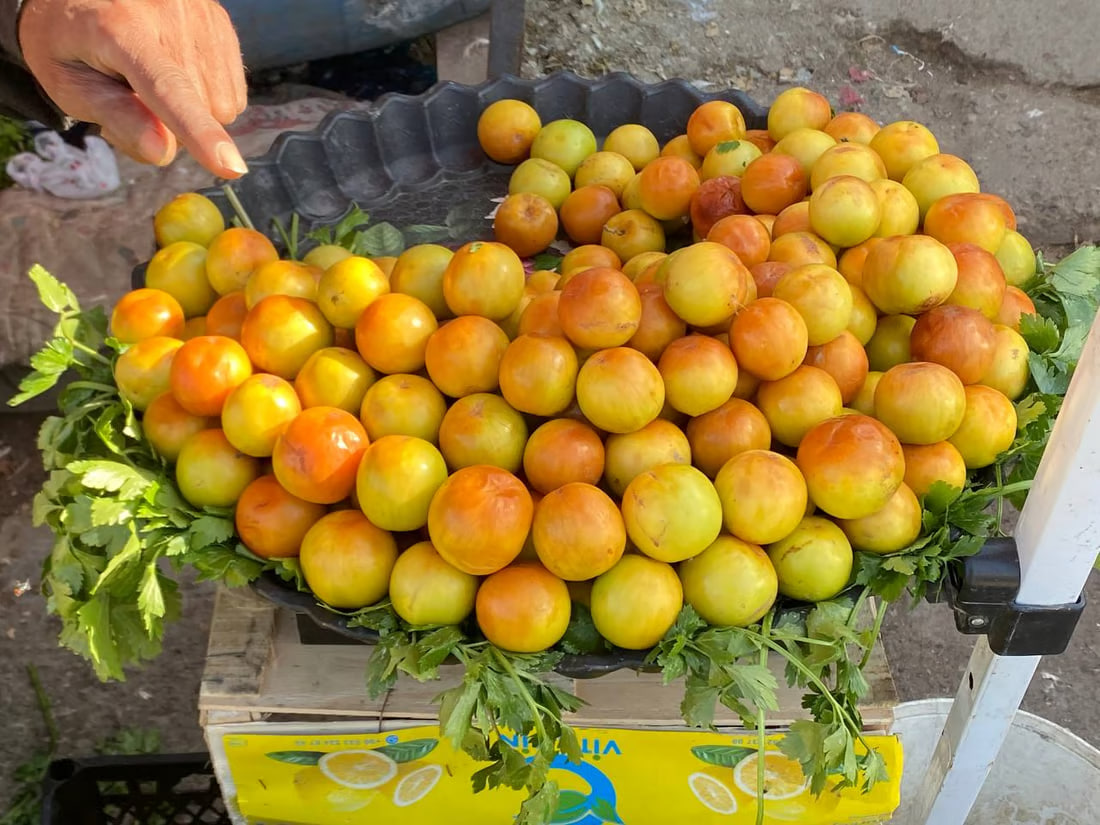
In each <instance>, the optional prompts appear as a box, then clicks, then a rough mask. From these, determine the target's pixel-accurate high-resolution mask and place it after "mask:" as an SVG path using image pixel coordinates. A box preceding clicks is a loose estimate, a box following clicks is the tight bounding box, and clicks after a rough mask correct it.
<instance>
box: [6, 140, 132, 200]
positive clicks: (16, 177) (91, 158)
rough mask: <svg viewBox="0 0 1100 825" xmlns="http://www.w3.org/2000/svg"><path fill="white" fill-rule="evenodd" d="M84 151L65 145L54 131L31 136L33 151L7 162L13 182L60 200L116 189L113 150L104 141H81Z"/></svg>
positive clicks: (100, 193)
mask: <svg viewBox="0 0 1100 825" xmlns="http://www.w3.org/2000/svg"><path fill="white" fill-rule="evenodd" d="M84 146H85V148H84V149H78V148H77V147H75V146H71V145H69V144H68V143H66V142H65V141H64V140H63V139H62V138H61V135H59V134H58V133H57V132H39V133H38V134H37V135H35V136H34V151H33V152H23V153H21V154H18V155H16V156H15V157H13V158H11V159H10V160H9V161H8V165H7V172H8V175H9V176H10V177H11V179H12V180H13V181H15V182H16V183H18V184H19V185H20V186H23V187H25V188H27V189H33V190H35V191H36V192H49V193H50V194H51V195H56V196H57V197H59V198H69V199H73V200H88V199H91V198H98V197H100V196H101V195H106V194H107V193H108V192H113V191H114V190H115V189H117V188H118V185H119V177H118V163H117V162H116V161H115V153H114V150H113V149H111V147H110V146H109V145H108V144H107V141H105V140H103V138H99V137H94V136H88V137H85V138H84Z"/></svg>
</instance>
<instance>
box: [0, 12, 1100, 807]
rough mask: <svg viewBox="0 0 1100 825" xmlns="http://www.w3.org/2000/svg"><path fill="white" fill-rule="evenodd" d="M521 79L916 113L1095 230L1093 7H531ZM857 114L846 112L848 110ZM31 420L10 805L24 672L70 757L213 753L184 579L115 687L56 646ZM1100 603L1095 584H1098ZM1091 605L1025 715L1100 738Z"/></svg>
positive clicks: (9, 686) (3, 503)
mask: <svg viewBox="0 0 1100 825" xmlns="http://www.w3.org/2000/svg"><path fill="white" fill-rule="evenodd" d="M527 8H528V25H527V47H526V56H525V63H524V73H525V74H527V75H534V74H538V73H542V72H546V71H552V70H554V69H558V68H570V69H573V70H575V71H577V72H579V73H582V74H587V75H594V74H600V73H602V72H605V71H610V70H626V71H631V72H633V73H635V74H636V75H638V76H640V77H642V78H643V79H648V80H656V79H659V78H664V77H674V76H680V77H685V78H687V79H689V80H693V81H697V82H699V83H701V84H708V83H709V84H713V85H715V86H726V85H737V86H741V87H743V88H746V89H747V90H749V91H750V92H751V93H752V94H753V95H755V96H757V98H758V99H759V100H761V101H762V102H768V101H770V100H771V99H772V98H773V97H774V95H775V94H776V93H777V92H778V91H779V90H781V89H782V88H785V87H786V86H788V85H790V84H791V82H797V83H800V84H803V85H808V86H811V87H813V88H816V89H819V90H821V91H823V92H825V93H826V94H828V95H829V97H830V99H832V100H833V101H834V102H835V101H839V100H841V99H842V98H843V99H847V100H849V101H853V102H855V101H857V100H859V99H862V101H863V102H862V103H861V104H858V105H860V107H861V108H862V109H863V110H864V111H867V112H868V113H870V114H872V115H873V116H875V117H876V118H877V119H879V120H880V121H887V120H892V119H898V118H911V119H915V120H920V121H922V122H924V123H926V124H927V125H929V126H930V127H931V128H932V129H933V130H934V131H935V132H936V134H937V135H938V136H939V138H940V141H941V145H942V146H943V148H944V150H945V151H949V152H953V153H955V154H959V155H961V156H963V157H965V158H967V159H968V160H969V161H970V162H971V163H972V164H973V165H974V166H975V168H976V169H977V171H978V173H979V175H980V177H981V179H982V181H983V184H984V186H985V188H986V189H987V190H989V191H993V192H998V193H1000V194H1002V195H1004V196H1005V197H1007V198H1008V200H1009V201H1010V202H1011V203H1012V204H1013V205H1014V206H1015V207H1016V209H1017V211H1018V213H1019V216H1020V225H1021V230H1022V231H1023V232H1025V234H1027V235H1028V237H1029V238H1030V239H1031V240H1032V241H1033V243H1035V244H1036V245H1037V246H1039V247H1042V248H1044V249H1047V250H1051V251H1053V252H1060V251H1064V250H1065V249H1066V248H1068V247H1069V246H1071V245H1073V244H1075V243H1078V242H1085V241H1094V240H1097V239H1098V238H1100V197H1097V190H1098V189H1100V176H1098V175H1097V173H1096V171H1095V170H1096V169H1097V168H1100V150H1098V148H1097V143H1096V141H1095V140H1094V139H1093V136H1094V135H1096V134H1097V133H1100V91H1098V90H1100V52H1097V51H1096V50H1095V49H1094V48H1093V45H1094V44H1093V42H1092V40H1093V38H1094V37H1095V33H1096V32H1097V31H1100V6H1098V5H1096V4H1095V3H1093V2H1092V0H1052V2H1049V3H1046V4H1043V5H1042V6H1036V5H1035V4H1033V3H1028V2H1024V0H971V2H968V3H965V4H959V3H949V2H946V0H906V1H905V2H900V0H815V2H809V0H756V2H754V3H752V4H747V3H744V2H734V0H669V2H663V0H567V1H566V2H560V1H559V0H528V4H527ZM853 105H855V104H853ZM38 421H39V419H38V418H37V417H36V416H32V415H10V414H9V415H4V416H3V417H2V418H0V584H2V589H0V685H2V686H3V689H2V690H0V719H3V720H4V722H3V725H2V729H3V730H4V732H5V734H6V736H5V737H4V738H3V744H2V745H0V810H3V809H4V808H5V807H6V802H7V799H8V796H9V793H10V789H11V785H10V782H9V781H8V778H9V777H10V774H11V770H12V768H13V767H14V766H15V765H16V764H18V763H19V762H21V761H22V760H23V759H25V758H26V757H27V756H28V755H29V754H30V752H31V751H32V750H33V749H34V748H36V747H37V746H38V745H39V744H40V743H42V742H44V740H45V728H44V726H43V724H42V721H41V719H40V717H39V714H38V711H37V709H36V707H35V702H34V695H33V692H32V690H31V688H30V684H29V682H28V680H27V678H26V674H25V668H26V666H27V665H28V664H34V665H35V666H36V667H37V669H38V671H39V673H40V674H41V677H42V681H43V684H44V687H45V691H46V693H47V694H48V695H49V697H50V699H51V701H52V703H53V707H54V714H55V716H56V718H57V721H58V725H59V728H60V730H61V734H62V740H61V743H60V752H61V753H62V754H64V755H83V754H87V753H90V752H91V751H92V749H93V748H94V746H95V744H96V743H97V742H99V741H101V740H102V739H103V738H104V737H105V736H107V735H109V734H111V733H114V732H115V731H116V730H117V729H118V728H120V727H126V726H130V727H133V726H137V727H146V728H156V729H158V730H159V731H160V733H161V735H162V741H163V748H164V750H166V751H184V750H199V749H202V747H203V743H202V739H201V735H200V732H199V729H198V726H197V723H196V713H195V702H196V695H197V689H198V679H199V673H200V670H201V666H202V659H203V654H204V651H205V644H206V635H207V631H208V621H209V612H210V607H211V588H210V586H208V585H201V586H200V585H194V584H188V585H186V586H185V587H184V598H185V615H184V618H183V619H182V620H181V621H180V622H179V623H177V624H176V625H174V626H172V627H171V628H170V629H169V631H168V633H167V637H166V640H165V654H164V655H163V656H162V657H161V658H160V659H159V660H157V661H156V662H154V663H152V664H150V665H149V666H147V667H146V668H144V669H142V670H140V671H135V672H134V673H133V674H132V675H131V677H130V679H129V680H128V681H127V682H125V683H122V684H107V685H104V684H100V683H99V682H98V681H96V679H95V677H94V676H93V674H92V672H91V670H90V668H89V667H88V666H87V665H86V664H85V663H83V662H82V661H80V660H78V659H77V658H75V657H74V656H73V655H72V654H70V653H68V652H67V651H65V650H61V649H59V648H58V647H57V643H56V626H55V624H54V622H53V621H52V620H51V619H49V618H47V617H46V616H45V615H44V611H43V606H42V603H41V600H40V598H39V597H38V596H36V595H35V594H34V592H33V590H32V591H31V592H28V593H26V594H24V595H22V596H18V597H17V596H16V595H15V591H17V590H18V589H20V583H22V582H26V581H29V582H30V583H31V585H32V586H33V584H34V582H35V581H36V579H37V574H38V569H39V566H40V563H41V559H42V558H43V555H44V554H45V553H46V552H47V551H48V547H49V536H48V534H44V533H43V532H42V531H36V530H32V529H31V528H30V527H29V518H30V517H29V507H30V499H31V496H32V495H33V492H34V490H35V488H36V486H37V484H38V483H39V482H40V480H41V479H40V474H39V469H38V465H37V456H36V454H35V452H34V450H33V434H34V431H35V429H36V428H37V424H38ZM1088 595H1089V596H1090V597H1092V599H1093V600H1096V599H1097V598H1100V579H1098V578H1097V576H1095V575H1094V576H1093V578H1092V580H1091V581H1090V583H1089V586H1088ZM884 636H885V643H886V647H887V651H888V654H889V657H890V659H891V661H892V664H893V671H894V677H895V680H896V682H897V686H898V692H899V695H900V698H901V699H902V700H903V701H904V700H910V699H918V698H924V697H933V696H946V695H951V694H953V693H954V691H955V689H956V687H957V685H958V682H959V679H960V678H961V676H962V674H963V672H964V668H965V664H966V659H967V654H968V651H969V649H970V645H971V642H970V640H968V639H966V638H964V637H961V636H959V635H958V634H956V633H955V631H954V626H953V623H952V620H951V617H950V614H949V612H948V610H947V609H946V608H945V607H942V606H938V607H937V606H930V605H921V606H920V607H918V608H917V609H916V610H915V611H913V612H908V611H907V610H905V609H904V608H902V607H898V608H895V609H894V610H893V611H892V613H891V615H890V617H889V619H888V621H887V623H886V626H885V631H884ZM1098 646H1100V614H1097V612H1096V608H1095V607H1089V608H1088V609H1087V610H1086V612H1085V615H1084V617H1083V618H1082V620H1081V624H1080V626H1079V628H1078V632H1077V634H1076V636H1075V638H1074V640H1073V643H1072V645H1071V647H1070V650H1069V651H1068V652H1067V653H1066V654H1064V655H1063V656H1060V657H1052V658H1049V659H1046V660H1044V661H1043V663H1042V664H1041V666H1040V668H1039V672H1038V674H1037V675H1036V678H1035V681H1034V683H1033V684H1032V686H1031V690H1030V692H1029V694H1028V697H1027V701H1026V702H1025V707H1026V708H1027V709H1028V710H1031V711H1033V712H1036V713H1038V714H1040V715H1042V716H1045V717H1047V718H1049V719H1051V720H1053V721H1055V722H1057V723H1059V724H1062V725H1065V726H1067V727H1068V728H1070V729H1071V730H1073V731H1074V732H1075V733H1077V734H1079V735H1080V736H1082V737H1084V738H1085V739H1087V740H1089V741H1090V742H1092V743H1093V744H1096V745H1100V708H1098V707H1097V705H1096V703H1095V690H1094V686H1095V684H1096V679H1097V674H1098V671H1100V657H1098V655H1097V654H1098Z"/></svg>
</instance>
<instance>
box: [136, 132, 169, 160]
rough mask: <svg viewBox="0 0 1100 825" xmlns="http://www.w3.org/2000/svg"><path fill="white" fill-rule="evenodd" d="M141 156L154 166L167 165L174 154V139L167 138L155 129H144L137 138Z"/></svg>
mask: <svg viewBox="0 0 1100 825" xmlns="http://www.w3.org/2000/svg"><path fill="white" fill-rule="evenodd" d="M138 151H139V152H140V153H141V156H142V157H143V158H145V159H146V160H148V162H149V163H152V164H154V165H156V166H167V165H168V164H169V163H171V162H172V159H173V158H174V157H175V156H176V150H175V141H172V140H168V139H167V137H166V136H165V135H163V134H161V133H160V132H159V131H158V130H156V129H146V130H145V131H143V132H142V133H141V137H140V138H138Z"/></svg>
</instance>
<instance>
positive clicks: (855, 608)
mask: <svg viewBox="0 0 1100 825" xmlns="http://www.w3.org/2000/svg"><path fill="white" fill-rule="evenodd" d="M870 593H871V591H870V589H869V588H867V587H864V588H863V589H862V590H861V591H860V593H859V597H858V598H857V599H856V603H855V604H854V605H852V612H851V613H849V614H848V621H847V622H845V624H846V625H847V626H848V627H853V626H854V625H855V623H856V622H857V621H858V620H859V614H860V613H861V612H862V611H863V605H864V604H865V603H866V601H867V597H868V596H869V595H870Z"/></svg>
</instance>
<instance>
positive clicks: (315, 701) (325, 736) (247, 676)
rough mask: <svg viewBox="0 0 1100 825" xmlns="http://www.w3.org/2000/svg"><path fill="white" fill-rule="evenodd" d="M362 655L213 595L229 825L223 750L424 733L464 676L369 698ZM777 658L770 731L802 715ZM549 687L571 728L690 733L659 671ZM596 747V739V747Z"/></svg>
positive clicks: (874, 686)
mask: <svg viewBox="0 0 1100 825" xmlns="http://www.w3.org/2000/svg"><path fill="white" fill-rule="evenodd" d="M370 652H371V648H370V647H368V646H366V645H354V644H303V643H302V641H301V640H300V639H299V633H298V623H297V621H296V617H295V616H294V614H292V613H290V612H288V611H285V610H283V609H280V608H276V607H275V606H274V605H273V604H271V603H270V602H268V601H266V600H264V599H261V598H260V597H258V596H255V595H254V594H252V593H251V592H250V591H247V590H233V591H230V590H226V589H222V590H221V591H219V593H218V595H217V599H216V601H215V606H214V616H213V620H212V623H211V630H210V644H209V648H208V650H207V657H206V665H205V669H204V672H203V679H202V685H201V688H200V693H199V712H200V717H201V722H202V725H203V731H204V734H205V736H206V741H207V745H208V746H209V749H210V754H211V761H212V763H213V767H214V771H215V773H216V774H217V776H218V780H219V782H220V783H221V786H222V789H223V792H224V793H225V801H226V805H227V808H228V810H229V814H230V817H231V819H232V821H233V822H234V823H235V825H246V819H245V818H244V817H243V816H242V815H241V813H240V811H239V809H238V808H237V796H236V794H237V790H236V789H237V787H238V786H237V784H236V781H235V779H236V778H235V776H234V775H233V773H234V772H233V771H231V770H230V760H231V758H233V756H232V755H231V754H230V753H229V752H228V751H227V747H228V746H227V742H234V741H238V740H239V738H240V736H241V735H245V736H247V735H254V734H261V735H281V736H295V737H305V738H310V739H313V740H316V743H317V744H322V742H323V741H327V743H328V744H334V743H337V742H338V743H340V744H348V743H349V741H348V740H347V739H344V740H343V741H341V738H342V737H355V738H353V739H352V740H350V741H351V742H358V741H360V739H361V738H362V737H363V736H364V735H367V736H370V735H373V734H382V733H385V734H387V735H392V734H393V732H395V731H398V730H400V729H402V728H413V727H418V726H424V725H431V724H433V723H434V722H435V720H436V718H437V715H436V706H435V704H434V703H433V701H432V700H433V699H434V698H435V697H436V696H438V695H439V693H440V692H441V691H442V690H444V689H445V688H447V687H450V686H453V685H455V684H457V683H458V681H459V680H460V679H461V668H460V667H458V666H448V667H443V668H441V677H442V678H441V679H440V680H439V681H435V682H430V683H426V684H422V683H419V682H417V681H415V680H414V679H410V678H402V679H401V680H400V681H399V682H398V684H397V686H396V687H395V688H394V689H393V690H392V691H390V693H389V694H387V695H386V696H383V697H380V698H378V699H371V698H369V696H368V695H367V690H366V665H367V659H368V658H369V656H370ZM777 659H778V657H772V667H773V672H774V673H775V675H776V678H777V681H778V682H779V684H780V685H781V688H780V691H779V696H778V700H779V705H780V707H779V710H778V711H776V712H773V713H771V714H769V717H768V723H769V726H770V727H771V728H772V729H773V731H776V730H780V729H782V728H785V727H787V726H789V725H790V724H791V723H792V722H793V721H795V720H796V719H800V718H804V717H805V715H806V713H805V711H804V710H803V708H802V707H801V699H802V692H801V691H799V690H793V689H790V688H787V687H786V686H785V685H786V680H785V679H784V677H783V673H782V663H781V662H779V661H777ZM866 676H867V679H868V682H869V683H870V692H869V693H868V695H867V697H866V700H865V704H864V705H863V706H862V707H861V711H862V714H863V720H864V726H865V729H866V731H867V732H869V733H887V732H888V731H889V728H890V726H891V724H892V722H893V710H892V709H893V706H894V705H895V704H896V702H897V694H896V692H895V689H894V682H893V679H892V678H891V675H890V669H889V666H888V664H887V661H886V655H885V653H884V651H883V650H882V648H881V646H879V647H878V648H876V649H875V651H874V652H873V655H872V657H871V659H870V662H869V665H868V668H867V670H866ZM554 678H556V679H558V680H559V683H560V685H561V686H562V687H563V688H565V689H567V690H571V691H572V692H574V693H575V694H576V695H577V696H579V697H580V698H582V699H584V700H585V702H586V703H587V704H586V705H585V706H583V707H582V708H581V709H580V710H579V711H578V712H577V713H576V714H572V715H571V716H570V718H569V721H570V722H571V723H572V724H573V725H574V726H575V727H577V728H578V730H582V729H588V730H594V729H595V730H598V729H608V728H610V729H620V730H622V729H628V730H633V731H653V732H655V733H656V732H662V731H664V732H667V731H676V730H681V731H682V730H688V728H686V727H685V725H684V722H683V718H682V717H681V714H680V702H681V699H682V698H683V685H682V684H681V683H673V684H671V685H667V686H666V685H663V684H662V683H661V676H660V674H657V673H645V674H638V673H635V672H633V671H619V672H617V673H613V674H609V675H607V676H602V677H600V678H596V679H577V680H572V679H567V678H565V677H560V676H559V677H554ZM715 724H716V725H717V726H718V728H719V730H720V731H721V732H723V733H726V734H732V735H734V736H736V735H737V734H738V733H744V729H743V728H742V726H741V722H740V719H738V718H737V716H736V715H735V714H733V713H732V712H730V711H729V710H728V709H726V708H724V707H722V706H721V705H720V706H719V707H718V709H717V715H716V719H715ZM664 735H667V734H664ZM303 741H304V740H303ZM599 741H600V740H599V739H596V740H595V743H596V746H597V748H598V747H599ZM895 804H896V803H895ZM876 821H877V820H876Z"/></svg>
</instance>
